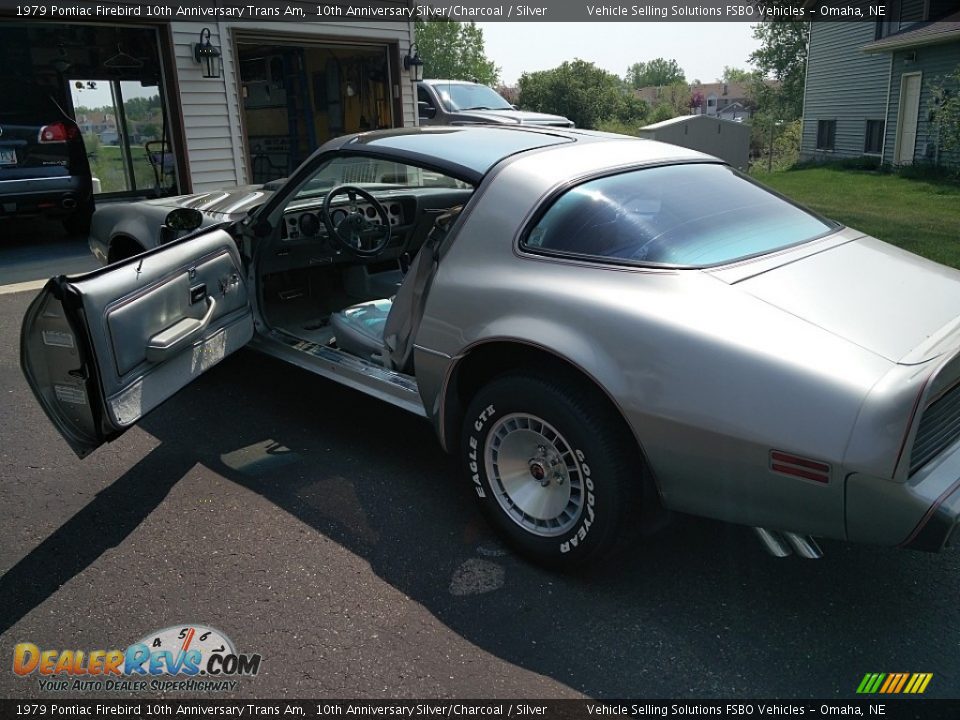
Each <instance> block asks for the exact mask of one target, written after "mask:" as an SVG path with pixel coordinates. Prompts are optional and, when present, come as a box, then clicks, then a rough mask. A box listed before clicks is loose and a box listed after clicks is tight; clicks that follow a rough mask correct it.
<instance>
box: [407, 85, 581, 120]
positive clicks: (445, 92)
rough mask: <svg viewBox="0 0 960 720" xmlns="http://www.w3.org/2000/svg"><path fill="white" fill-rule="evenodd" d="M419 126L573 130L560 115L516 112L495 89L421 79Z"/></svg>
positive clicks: (419, 88)
mask: <svg viewBox="0 0 960 720" xmlns="http://www.w3.org/2000/svg"><path fill="white" fill-rule="evenodd" d="M417 109H418V114H419V116H420V124H421V125H470V124H476V123H494V124H497V125H535V126H537V127H544V126H548V127H549V126H552V127H567V128H569V127H573V122H572V121H570V120H569V119H567V118H565V117H563V116H561V115H548V114H546V113H538V112H527V111H526V110H518V109H517V107H516V106H515V105H511V104H510V103H508V102H507V101H506V100H504V99H503V98H502V97H501V96H500V95H498V94H497V92H496V91H495V90H493V89H492V88H489V87H487V86H486V85H480V84H479V83H473V82H467V81H465V80H421V81H420V82H419V83H417Z"/></svg>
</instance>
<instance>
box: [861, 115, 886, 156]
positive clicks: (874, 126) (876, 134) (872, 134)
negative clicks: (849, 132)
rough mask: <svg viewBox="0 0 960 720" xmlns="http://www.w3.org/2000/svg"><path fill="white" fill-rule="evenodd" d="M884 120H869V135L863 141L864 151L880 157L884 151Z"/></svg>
mask: <svg viewBox="0 0 960 720" xmlns="http://www.w3.org/2000/svg"><path fill="white" fill-rule="evenodd" d="M883 128H884V121H883V120H867V133H866V135H865V137H864V140H863V151H864V152H865V153H868V154H871V155H879V154H880V153H881V152H882V151H883Z"/></svg>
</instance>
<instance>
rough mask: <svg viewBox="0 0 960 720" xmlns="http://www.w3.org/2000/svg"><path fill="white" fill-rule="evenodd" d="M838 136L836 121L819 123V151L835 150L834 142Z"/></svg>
mask: <svg viewBox="0 0 960 720" xmlns="http://www.w3.org/2000/svg"><path fill="white" fill-rule="evenodd" d="M836 135H837V121H836V120H818V121H817V150H833V142H834V139H835V137H836Z"/></svg>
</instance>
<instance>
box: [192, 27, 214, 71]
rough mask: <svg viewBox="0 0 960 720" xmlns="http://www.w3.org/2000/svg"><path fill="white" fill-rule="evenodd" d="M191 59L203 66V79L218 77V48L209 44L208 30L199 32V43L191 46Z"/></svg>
mask: <svg viewBox="0 0 960 720" xmlns="http://www.w3.org/2000/svg"><path fill="white" fill-rule="evenodd" d="M193 57H194V58H195V59H196V61H197V62H198V63H200V64H201V65H202V66H203V76H204V77H205V78H218V77H220V48H218V47H217V46H216V45H211V44H210V28H204V29H203V30H201V31H200V42H198V43H197V44H196V45H194V46H193Z"/></svg>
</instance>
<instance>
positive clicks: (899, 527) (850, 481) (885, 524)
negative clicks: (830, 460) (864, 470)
mask: <svg viewBox="0 0 960 720" xmlns="http://www.w3.org/2000/svg"><path fill="white" fill-rule="evenodd" d="M846 491H847V492H846V498H847V503H846V505H847V536H848V538H849V539H850V540H853V541H857V542H873V543H879V544H881V545H899V546H901V547H906V548H910V549H912V550H925V551H928V552H938V551H940V550H942V549H943V548H944V547H945V546H947V545H949V544H951V541H953V542H954V543H957V542H960V533H954V528H955V527H956V526H957V524H958V523H960V442H956V443H954V444H953V446H952V447H950V448H949V449H947V450H946V451H945V452H943V453H941V454H940V455H939V456H938V457H937V458H935V459H934V460H932V461H930V462H929V463H928V464H927V465H925V466H924V467H923V468H921V469H920V470H918V471H917V472H916V473H914V475H913V476H912V477H911V478H910V479H909V480H907V481H906V482H903V483H898V482H893V481H891V480H885V479H882V478H876V477H871V476H869V475H862V474H853V475H851V476H849V477H848V478H847V488H846Z"/></svg>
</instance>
